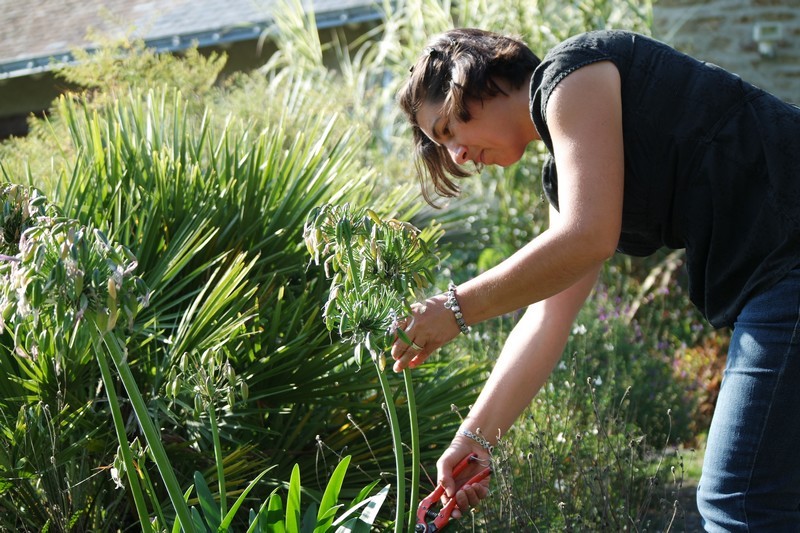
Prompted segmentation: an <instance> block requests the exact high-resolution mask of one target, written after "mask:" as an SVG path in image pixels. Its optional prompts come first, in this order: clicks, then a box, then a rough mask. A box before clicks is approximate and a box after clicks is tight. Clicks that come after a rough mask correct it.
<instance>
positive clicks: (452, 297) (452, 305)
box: [444, 281, 470, 335]
mask: <svg viewBox="0 0 800 533" xmlns="http://www.w3.org/2000/svg"><path fill="white" fill-rule="evenodd" d="M444 306H445V307H446V308H447V309H450V310H451V311H452V312H453V316H454V317H455V318H456V324H458V329H460V330H461V333H463V334H464V335H467V334H468V333H469V332H470V327H469V326H468V325H467V323H466V322H464V315H463V313H461V306H460V305H458V299H456V284H455V283H453V282H452V281H451V282H450V286H449V287H447V301H446V302H445V303H444Z"/></svg>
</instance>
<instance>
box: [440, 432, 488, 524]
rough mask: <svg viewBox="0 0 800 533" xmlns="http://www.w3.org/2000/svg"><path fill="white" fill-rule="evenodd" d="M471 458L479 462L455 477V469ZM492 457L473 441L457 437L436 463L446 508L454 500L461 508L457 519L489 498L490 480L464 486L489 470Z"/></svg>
mask: <svg viewBox="0 0 800 533" xmlns="http://www.w3.org/2000/svg"><path fill="white" fill-rule="evenodd" d="M471 454H476V455H477V456H478V461H476V462H475V463H474V464H472V465H468V466H467V467H466V468H465V469H464V470H462V471H461V472H460V473H459V475H458V477H457V478H454V477H453V469H454V468H455V467H456V465H457V464H458V463H460V462H461V461H462V460H464V459H465V458H466V457H468V456H469V455H471ZM489 464H490V457H489V455H488V453H487V452H486V450H484V449H483V448H482V447H481V446H479V445H478V444H477V443H476V442H474V441H473V440H472V439H470V438H468V437H466V436H464V435H460V434H459V435H456V436H455V438H454V439H453V441H452V442H451V443H450V446H448V447H447V450H445V451H444V453H443V454H442V456H441V457H440V458H439V460H438V461H437V462H436V469H437V472H438V474H437V482H438V484H439V485H441V486H442V487H444V494H443V495H442V502H441V503H442V505H445V504H446V503H447V502H448V501H450V500H451V499H452V498H455V499H456V504H457V506H458V507H457V508H456V509H455V510H454V511H453V514H452V516H453V518H459V517H460V516H461V515H462V514H463V513H464V512H466V511H467V510H468V509H470V508H471V507H475V506H476V505H478V503H480V501H481V500H483V499H484V498H486V497H487V496H488V495H489V480H490V477H486V478H484V479H483V480H482V481H480V482H479V483H476V484H473V485H464V486H462V484H464V483H466V482H467V481H469V479H470V478H472V477H473V476H474V475H475V474H477V473H478V472H480V471H481V470H483V469H484V468H486V467H487V466H489Z"/></svg>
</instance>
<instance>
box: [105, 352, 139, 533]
mask: <svg viewBox="0 0 800 533" xmlns="http://www.w3.org/2000/svg"><path fill="white" fill-rule="evenodd" d="M95 340H97V339H95ZM94 354H95V358H96V359H97V365H98V366H99V367H100V374H101V376H102V378H103V386H104V387H105V389H106V396H107V397H108V405H109V407H111V417H112V418H113V420H114V429H115V430H116V433H117V440H118V441H119V449H120V453H122V460H123V462H124V463H125V473H126V474H127V476H128V483H129V486H130V489H131V494H132V495H133V502H134V504H135V505H136V514H138V515H139V522H141V525H142V531H144V532H150V531H152V529H151V527H150V515H149V514H148V512H147V504H146V502H145V499H144V494H143V493H142V487H141V485H140V484H139V476H138V475H137V473H136V472H137V470H136V465H135V464H134V462H133V453H132V452H131V446H130V443H129V442H128V435H127V433H126V432H125V423H124V422H123V421H122V411H121V410H120V408H119V399H118V398H117V393H116V391H115V390H114V379H113V378H112V376H111V369H110V368H109V366H108V361H107V360H106V354H105V352H104V351H103V350H102V348H101V347H100V344H99V343H98V342H95V343H94Z"/></svg>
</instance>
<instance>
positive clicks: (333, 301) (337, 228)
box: [304, 204, 443, 533]
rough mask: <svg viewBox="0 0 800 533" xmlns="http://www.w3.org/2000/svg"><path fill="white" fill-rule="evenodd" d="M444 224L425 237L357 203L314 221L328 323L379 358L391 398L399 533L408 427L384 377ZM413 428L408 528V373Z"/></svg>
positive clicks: (313, 250)
mask: <svg viewBox="0 0 800 533" xmlns="http://www.w3.org/2000/svg"><path fill="white" fill-rule="evenodd" d="M442 233H443V232H442V230H441V228H439V227H438V226H431V227H429V228H426V229H425V230H423V231H420V230H418V229H417V228H415V227H414V226H412V225H411V224H408V223H406V222H401V221H398V220H394V219H390V220H384V219H382V218H381V217H379V216H378V215H377V214H376V213H375V212H373V211H371V210H369V209H355V208H353V207H352V206H350V205H349V204H345V205H342V206H338V205H331V204H327V205H324V206H322V207H319V208H317V209H315V210H314V211H313V212H312V213H311V214H310V215H309V217H308V219H307V221H306V225H305V229H304V239H305V243H306V247H307V249H308V252H309V254H310V255H311V258H312V261H313V262H314V263H316V264H318V265H323V266H324V268H325V272H326V274H327V276H328V278H329V279H330V280H331V286H330V290H329V293H328V301H327V302H326V304H325V309H324V319H325V323H326V326H327V327H328V329H329V330H331V331H337V332H338V333H339V335H340V336H341V338H342V339H343V340H348V341H350V342H351V343H352V344H354V345H355V350H354V354H355V357H356V359H357V360H358V361H357V362H358V363H359V364H360V363H361V362H362V361H361V358H362V355H363V353H364V351H365V350H366V351H367V352H369V354H370V355H371V359H372V361H373V363H374V365H375V369H376V371H377V374H378V381H379V383H380V387H381V392H382V394H383V397H384V402H385V405H386V411H387V414H388V417H389V424H390V426H391V433H392V447H393V450H394V455H395V468H396V470H397V507H396V510H395V522H394V531H395V532H397V533H399V532H401V531H403V529H404V516H405V497H406V486H405V472H406V467H405V463H404V459H403V458H404V453H403V443H402V438H401V435H400V423H399V419H398V416H397V410H396V407H395V403H394V396H393V394H392V390H391V386H390V384H389V381H388V379H387V377H386V375H385V373H384V371H385V368H386V352H388V351H389V349H390V348H391V345H392V343H393V341H394V338H395V336H396V335H400V336H401V337H404V333H403V331H402V330H399V329H398V323H399V320H400V318H401V317H404V316H408V314H409V313H410V309H411V307H410V303H409V302H410V301H412V300H416V299H418V298H419V297H420V296H421V293H422V291H423V290H424V289H425V288H427V287H428V286H430V285H431V284H432V282H433V271H434V269H435V268H436V267H438V265H439V261H440V259H439V257H438V256H437V254H436V253H434V252H433V250H432V249H431V247H430V245H431V244H432V243H435V242H436V241H437V240H438V239H439V238H440V237H441V235H442ZM403 380H404V383H405V390H406V397H407V400H408V410H409V425H410V428H411V449H412V475H411V497H410V509H411V510H412V511H411V512H410V513H409V515H408V523H407V527H408V530H409V531H412V530H413V528H414V520H415V513H414V510H415V509H416V505H417V500H418V492H419V467H420V450H419V429H418V423H417V413H416V402H415V399H414V388H413V383H412V379H411V373H410V372H409V371H408V370H407V369H406V370H404V371H403Z"/></svg>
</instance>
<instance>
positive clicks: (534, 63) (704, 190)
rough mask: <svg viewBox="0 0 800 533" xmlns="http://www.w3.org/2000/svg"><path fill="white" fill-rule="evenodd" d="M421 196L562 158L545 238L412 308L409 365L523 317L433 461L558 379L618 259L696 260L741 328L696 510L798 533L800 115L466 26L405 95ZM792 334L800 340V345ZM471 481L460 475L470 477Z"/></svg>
mask: <svg viewBox="0 0 800 533" xmlns="http://www.w3.org/2000/svg"><path fill="white" fill-rule="evenodd" d="M398 102H399V104H400V105H401V107H402V108H403V110H404V111H405V113H406V115H407V118H408V120H409V122H410V125H411V128H412V132H413V135H414V141H415V145H416V149H417V155H418V156H419V161H418V163H419V164H418V171H419V173H420V179H421V182H422V184H423V194H424V195H425V198H426V199H427V200H428V201H429V202H431V203H433V198H434V194H433V193H432V191H431V190H430V187H432V189H433V192H435V194H437V195H439V196H445V197H451V196H455V195H457V194H458V192H459V186H458V184H457V182H456V181H455V178H461V177H465V176H467V175H469V174H470V173H471V172H470V165H469V164H470V163H473V164H474V165H475V167H477V168H480V167H481V166H483V165H501V166H507V165H510V164H512V163H514V162H516V161H518V160H519V159H520V157H521V156H522V154H523V152H524V151H525V149H526V147H527V146H528V144H530V143H531V141H535V140H541V141H542V142H544V144H545V145H546V147H547V148H548V150H549V152H550V158H549V160H548V161H547V162H546V164H545V166H544V169H543V184H544V189H545V192H546V195H547V197H548V199H549V201H550V204H551V210H550V213H551V220H550V226H549V228H548V230H547V231H545V232H543V233H542V234H541V235H539V236H537V237H536V238H534V239H533V240H532V241H531V242H529V243H528V244H527V245H526V246H524V247H523V248H521V249H520V250H519V251H517V252H516V253H515V254H514V255H512V256H511V257H509V258H508V259H506V260H505V261H504V262H502V263H501V264H499V265H498V266H497V267H495V268H493V269H491V270H489V271H487V272H485V273H483V274H481V275H480V276H478V277H476V278H474V279H472V280H470V281H468V282H466V283H464V284H462V285H460V286H458V287H457V288H456V287H453V286H451V288H450V290H448V292H447V293H445V294H440V295H438V296H435V297H432V298H429V299H428V300H427V301H426V302H424V304H420V305H416V306H415V307H414V308H413V316H412V317H411V318H410V319H409V320H408V321H407V323H406V328H405V331H406V333H407V336H408V338H409V339H410V340H412V341H413V342H412V344H411V345H407V344H405V343H404V342H403V341H402V340H400V339H398V340H396V342H395V343H394V345H393V346H392V356H393V357H394V359H395V364H394V369H395V371H401V370H402V369H404V368H407V367H408V368H414V367H416V366H418V365H419V364H421V363H422V362H424V361H425V359H427V357H428V356H429V355H430V354H431V353H432V352H434V351H435V350H436V349H438V348H439V347H441V346H442V345H443V344H445V343H446V342H448V341H450V340H452V339H453V338H455V337H456V336H457V335H458V334H459V333H460V332H466V331H468V328H469V325H471V324H476V323H478V322H481V321H483V320H486V319H488V318H492V317H496V316H499V315H502V314H504V313H507V312H510V311H514V310H516V309H521V308H524V307H526V306H527V311H526V312H525V314H524V315H523V317H522V318H521V319H520V321H519V323H518V324H517V325H516V326H515V328H514V330H513V331H512V333H511V334H510V336H509V338H508V340H507V342H506V344H505V347H504V349H503V351H502V353H501V355H500V357H499V359H498V361H497V364H496V366H495V368H494V370H493V371H492V373H491V375H490V377H489V379H488V381H487V383H486V385H485V388H484V389H483V391H482V392H481V394H480V397H479V399H478V401H477V402H476V403H475V405H474V406H473V407H472V409H471V410H470V412H469V414H468V415H467V417H466V418H465V419H464V421H463V424H462V426H461V429H460V430H459V432H458V433H457V435H456V436H455V437H454V438H453V440H452V442H451V444H450V446H449V447H448V449H447V450H446V451H445V452H444V454H443V455H442V457H441V458H440V460H439V461H438V463H437V467H438V472H439V473H438V478H439V482H440V483H442V484H443V486H444V487H445V490H446V494H447V496H448V497H455V498H456V500H457V502H458V506H459V507H460V508H461V509H466V508H467V507H469V506H474V505H476V504H477V503H478V502H479V501H480V500H481V499H482V498H484V497H485V496H486V495H487V493H488V488H487V487H486V485H484V484H480V485H477V486H472V487H463V488H462V489H461V490H458V491H456V490H455V488H456V487H457V486H458V483H457V482H458V481H462V482H463V480H462V479H459V480H454V479H453V477H452V469H453V467H454V465H456V464H457V463H458V462H459V461H460V460H461V459H463V458H464V457H465V456H466V455H468V454H469V453H479V454H482V455H483V456H484V457H485V456H486V455H487V454H488V453H489V450H490V446H491V445H492V444H494V443H495V442H496V440H497V436H498V435H501V434H503V433H504V432H505V431H506V430H508V428H509V427H510V426H511V425H512V424H513V422H514V421H515V419H516V418H517V417H518V416H519V415H520V414H521V413H522V411H523V410H524V409H525V408H526V407H527V406H528V405H529V404H530V402H531V400H532V398H533V396H534V395H535V394H536V392H537V391H538V390H539V388H540V387H541V386H542V384H543V383H544V382H545V380H546V379H547V377H548V376H549V374H550V372H551V371H552V369H553V367H554V366H555V365H556V363H557V361H558V359H559V358H560V356H561V353H562V351H563V349H564V346H565V344H566V341H567V337H568V335H569V332H570V329H571V325H572V323H573V320H574V319H575V316H576V314H577V313H578V310H579V309H580V307H581V305H582V304H583V302H584V301H585V299H586V298H587V297H588V295H589V293H590V291H591V290H592V288H593V286H594V283H595V281H596V279H597V275H598V272H599V269H600V268H601V266H602V264H603V262H604V261H605V260H606V259H608V258H609V257H610V256H611V255H612V254H614V253H615V252H617V251H618V252H622V253H628V254H632V255H638V256H642V255H648V254H651V253H653V252H655V251H656V250H657V249H659V248H661V247H669V248H685V249H686V261H687V268H688V273H689V292H690V296H691V298H692V301H693V302H694V303H695V304H696V305H697V306H698V308H699V309H700V310H701V311H702V312H703V314H704V315H705V317H706V318H707V319H708V320H709V321H710V322H711V324H713V325H714V326H717V327H732V328H733V337H732V341H731V347H730V352H729V354H728V362H727V368H726V371H725V376H724V380H723V384H722V388H721V391H720V395H719V400H718V404H717V407H716V412H715V415H714V420H713V422H712V424H711V428H710V431H709V436H708V443H707V450H706V454H705V460H704V465H703V474H702V477H701V481H700V486H699V489H698V507H699V510H700V512H701V514H702V515H703V517H704V520H705V527H706V528H707V529H708V531H739V530H741V531H745V530H747V531H750V530H752V531H797V530H800V454H798V453H797V452H796V449H797V448H798V446H800V423H798V421H797V419H796V415H795V412H796V411H797V410H798V409H800V385H797V383H800V346H799V345H798V343H800V338H798V335H800V329H798V325H800V269H798V265H799V264H800V109H798V108H796V107H794V106H791V105H789V104H786V103H784V102H782V101H780V100H779V99H777V98H775V97H774V96H772V95H770V94H768V93H766V92H764V91H762V90H760V89H758V88H756V87H754V86H752V85H750V84H747V83H745V82H743V81H742V80H741V79H739V78H738V77H737V76H735V75H733V74H731V73H729V72H726V71H725V70H723V69H720V68H719V67H716V66H714V65H711V64H706V63H703V62H700V61H697V60H695V59H692V58H691V57H688V56H686V55H683V54H680V53H678V52H677V51H675V50H673V49H672V48H670V47H668V46H666V45H664V44H663V43H660V42H658V41H655V40H653V39H650V38H647V37H644V36H642V35H638V34H634V33H629V32H622V31H598V32H591V33H587V34H583V35H579V36H576V37H573V38H571V39H568V40H567V41H565V42H563V43H561V44H560V45H558V46H557V47H555V48H554V49H553V50H551V52H550V53H548V54H547V56H546V57H545V58H544V59H543V60H542V61H541V62H539V60H538V59H537V58H536V56H535V55H534V54H533V53H532V52H531V51H530V50H529V49H528V48H527V47H526V46H525V45H524V44H522V43H521V42H519V41H517V40H515V39H511V38H507V37H503V36H500V35H497V34H493V33H489V32H485V31H481V30H474V29H457V30H452V31H449V32H446V33H444V34H442V35H439V36H437V37H435V38H433V39H432V40H431V42H430V43H429V47H427V48H426V49H425V50H424V52H423V54H422V55H421V56H420V58H419V59H418V60H417V62H416V64H415V65H414V66H413V68H412V70H411V75H410V76H409V79H408V81H407V83H406V85H405V86H404V87H403V89H402V90H401V91H400V93H399V95H398ZM796 331H797V332H798V333H797V334H796ZM469 474H470V472H465V473H464V474H463V477H467V476H468V475H469Z"/></svg>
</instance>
